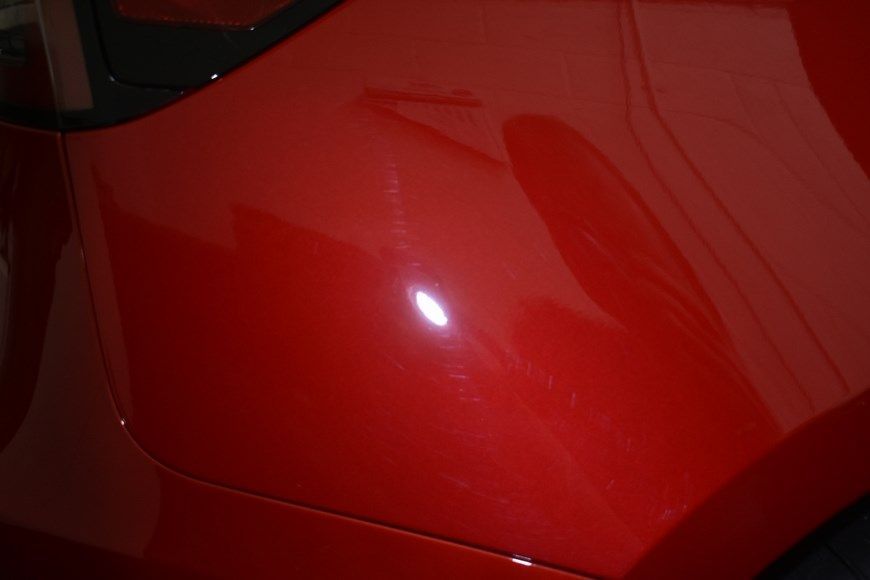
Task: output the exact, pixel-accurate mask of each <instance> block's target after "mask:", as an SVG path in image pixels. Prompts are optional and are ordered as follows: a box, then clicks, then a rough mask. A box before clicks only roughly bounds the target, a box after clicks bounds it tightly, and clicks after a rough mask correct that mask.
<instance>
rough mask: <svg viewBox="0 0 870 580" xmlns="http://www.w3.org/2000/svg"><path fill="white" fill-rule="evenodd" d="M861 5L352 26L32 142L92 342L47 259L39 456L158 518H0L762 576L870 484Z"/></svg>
mask: <svg viewBox="0 0 870 580" xmlns="http://www.w3.org/2000/svg"><path fill="white" fill-rule="evenodd" d="M868 18H870V9H868V8H867V6H866V5H865V4H860V3H857V2H855V3H849V2H831V3H824V2H795V3H790V4H782V3H761V4H758V3H752V4H748V3H742V2H727V3H682V2H678V3H668V2H587V1H580V0H578V1H571V2H558V3H555V2H519V1H515V2H478V1H473V2H472V1H465V2H451V3H433V2H422V1H421V2H416V1H415V2H408V1H405V0H403V1H399V0H391V1H386V0H384V1H374V0H355V1H349V2H345V3H344V4H342V5H341V6H340V7H339V8H337V9H335V10H333V11H332V12H330V13H329V14H327V15H326V16H325V17H323V18H321V19H320V20H318V21H316V22H315V23H313V24H311V25H310V26H308V27H307V28H305V29H304V30H302V31H300V32H299V33H297V34H295V35H294V36H293V37H291V38H289V39H288V40H286V41H285V42H282V43H281V44H279V45H278V46H276V47H274V48H273V49H271V50H269V51H268V52H266V53H265V54H263V55H261V56H260V57H258V58H257V59H255V60H254V61H253V62H251V63H249V64H246V65H245V66H243V67H241V68H240V69H238V70H237V71H235V72H233V73H231V74H229V75H228V76H227V77H226V78H223V79H221V80H220V81H218V82H216V83H213V84H211V85H210V86H208V87H207V88H205V89H203V90H201V91H198V92H196V93H195V94H193V95H191V96H189V97H188V98H186V99H183V100H182V101H180V102H178V103H176V104H174V105H172V106H170V107H167V108H165V109H163V110H160V111H158V112H155V113H153V114H151V115H148V116H146V117H144V118H142V119H139V120H136V121H133V122H130V123H126V124H123V125H120V126H117V127H111V128H105V129H99V130H93V131H86V132H78V133H71V134H68V135H66V136H65V137H64V143H63V144H64V148H63V149H59V148H58V143H57V137H56V136H52V135H49V134H41V133H35V132H28V133H27V135H28V137H27V139H32V140H33V141H34V143H36V142H37V141H39V142H40V143H42V145H41V146H43V147H46V148H48V150H51V151H53V152H54V155H55V156H57V155H60V153H58V152H61V151H65V154H66V157H67V160H68V167H66V165H65V164H66V163H67V161H61V160H60V158H59V157H58V158H57V159H58V161H57V163H56V167H58V168H60V171H59V173H58V174H57V176H55V177H52V178H51V179H54V181H55V185H54V186H53V188H54V190H55V191H66V189H65V188H66V184H65V182H64V171H66V170H68V173H69V179H70V182H71V191H72V197H71V198H70V199H73V198H74V200H75V208H76V210H77V217H78V220H79V225H80V228H79V229H80V233H81V236H82V249H83V251H84V256H85V261H86V263H87V274H88V279H87V283H89V284H90V291H91V292H92V298H93V307H94V312H95V320H96V328H97V329H98V332H97V331H96V330H95V329H94V328H91V326H89V324H90V322H89V321H90V319H89V318H88V316H89V313H86V312H85V310H86V309H87V308H86V306H85V302H87V296H86V291H87V289H88V288H87V286H86V280H85V277H84V276H83V273H82V269H81V268H82V264H81V261H80V259H79V258H78V253H79V247H78V242H77V241H76V238H75V236H69V237H68V239H67V240H66V241H65V242H64V244H63V248H64V250H63V253H62V254H61V258H60V261H59V262H58V264H59V266H58V270H57V272H58V274H57V276H58V279H57V282H56V284H57V285H58V286H59V287H60V285H61V284H63V285H64V286H63V288H66V289H65V290H63V291H58V292H56V293H55V301H56V303H57V304H58V305H57V306H53V307H52V309H51V313H52V316H54V317H58V316H60V317H63V316H64V315H67V316H73V317H75V316H78V317H79V318H81V320H73V321H69V320H66V319H63V318H61V319H60V320H59V321H58V322H56V323H55V324H56V325H60V326H59V327H57V328H55V327H53V326H52V324H49V325H48V330H47V331H46V337H47V338H46V341H45V344H46V345H48V344H49V341H48V337H50V336H56V338H55V340H58V341H60V340H61V339H64V340H70V341H73V342H75V343H76V344H75V346H76V348H77V349H81V351H82V354H81V356H77V357H75V363H74V365H73V366H72V367H70V368H72V369H74V370H75V371H76V372H78V373H79V375H73V378H72V379H70V380H69V382H68V383H67V382H66V379H64V380H62V379H61V378H60V377H55V378H52V377H51V376H46V377H45V378H44V374H43V373H40V375H39V376H40V381H43V382H45V383H46V384H45V385H43V384H42V383H41V382H37V383H36V390H35V391H34V392H35V395H33V397H32V400H33V401H34V402H33V403H32V404H31V405H30V406H29V407H28V406H27V405H24V406H23V407H21V406H19V407H20V408H29V409H30V411H29V414H28V415H27V420H26V421H24V423H23V424H22V425H24V426H27V425H30V427H29V429H32V430H33V431H32V433H33V435H31V440H32V442H31V443H30V445H31V446H33V448H36V449H39V445H38V442H39V441H42V442H43V444H45V443H44V442H46V441H55V442H59V441H61V440H62V439H63V437H62V436H61V433H69V432H72V431H73V430H75V429H76V428H75V427H73V425H82V424H87V425H89V427H88V428H89V429H93V430H94V431H93V433H94V434H93V436H92V437H86V438H85V439H86V441H84V442H71V441H64V442H63V443H62V444H61V443H57V446H56V447H55V446H52V447H51V448H52V449H53V450H55V449H56V451H54V452H55V453H57V455H58V456H60V457H63V458H65V459H66V460H70V461H71V460H72V458H74V457H76V454H77V451H76V450H77V449H79V446H80V445H83V446H84V447H83V448H84V449H87V450H88V453H89V454H92V456H93V458H94V461H95V463H94V465H93V468H88V469H86V468H85V467H83V466H78V467H76V469H71V470H70V471H69V472H66V471H65V472H64V477H65V478H71V481H75V482H80V486H79V487H80V489H78V488H77V487H76V486H72V489H73V490H74V491H76V492H78V493H81V494H84V495H82V497H83V498H91V497H92V496H90V495H87V494H93V493H96V490H98V489H102V488H103V487H102V486H105V487H109V488H112V489H122V490H125V491H126V492H127V493H130V494H133V495H134V496H135V497H137V498H138V497H139V495H138V494H142V496H143V497H147V499H148V502H150V503H148V502H145V503H144V504H142V506H140V505H139V503H140V502H139V500H137V499H133V498H129V499H128V500H127V501H124V500H123V499H119V500H118V504H119V505H114V504H112V505H107V506H105V511H104V512H99V513H102V514H104V517H103V519H101V520H100V521H99V522H94V523H88V524H87V525H83V524H81V523H80V522H81V517H82V514H81V513H75V512H67V511H65V510H66V509H71V507H70V506H73V505H78V504H76V502H75V500H73V499H70V498H59V499H57V501H58V502H60V503H58V504H57V506H59V507H56V510H55V512H57V513H55V512H50V515H51V517H49V516H48V515H45V518H47V519H46V521H45V522H40V524H39V525H37V524H34V523H33V522H35V521H39V515H40V513H43V514H49V512H40V509H42V508H37V507H35V506H30V507H28V506H27V505H19V504H20V501H16V498H18V499H20V497H22V494H23V493H24V492H23V490H24V489H35V488H39V484H40V481H45V480H47V479H48V476H47V475H46V474H45V473H39V472H37V473H38V477H37V475H34V474H33V473H31V471H28V470H24V469H18V468H13V467H6V468H4V467H3V461H0V469H4V471H3V473H4V476H5V475H6V474H13V473H15V474H19V475H17V476H16V477H12V476H11V475H10V476H9V477H11V478H12V479H13V480H14V481H15V482H16V485H18V487H16V488H15V489H13V490H12V491H11V492H10V493H9V494H0V497H5V498H8V499H7V500H6V505H4V506H3V511H2V514H3V520H4V521H5V522H15V523H18V524H19V525H22V527H25V528H27V529H35V530H37V531H42V532H46V533H47V534H49V535H51V536H56V537H61V538H65V539H67V540H70V541H74V542H78V543H81V544H82V545H88V546H96V547H99V548H101V549H105V550H108V551H110V552H113V553H118V554H123V555H126V556H129V557H131V558H132V559H133V560H134V561H135V560H137V559H139V560H144V561H147V562H151V563H154V565H160V566H162V565H164V564H167V563H168V565H171V566H178V567H186V568H187V569H189V570H196V571H198V572H200V573H203V574H215V573H226V574H229V575H232V571H233V570H235V571H239V570H244V569H245V568H244V562H245V559H244V556H243V555H244V554H245V553H248V550H260V549H261V548H262V550H263V553H264V554H268V556H267V557H265V558H264V559H263V560H262V562H261V563H262V566H263V570H264V573H265V572H268V573H273V574H280V573H281V572H282V571H286V569H287V568H285V567H288V566H290V567H292V566H293V565H299V566H303V568H301V569H300V570H298V571H299V572H300V573H302V574H308V575H312V576H313V575H318V570H322V575H329V574H333V575H338V576H341V575H344V574H347V573H348V572H349V570H356V568H353V567H351V568H346V567H343V566H345V564H341V563H338V562H335V561H334V559H335V558H339V557H344V556H339V554H345V555H347V554H361V555H360V556H359V557H358V559H359V560H360V561H361V562H363V564H362V565H363V566H366V565H367V566H370V568H366V569H365V570H364V571H368V572H369V573H371V574H388V573H392V574H395V575H399V576H401V575H403V574H409V573H410V571H411V570H415V569H416V568H415V567H418V566H419V567H420V569H422V570H423V572H425V573H430V572H431V573H432V574H433V576H439V575H443V574H446V573H453V574H456V573H458V572H456V571H457V570H458V571H460V572H463V571H464V573H465V574H466V575H468V576H481V575H486V574H492V575H498V576H499V577H501V576H502V575H504V574H508V573H516V574H540V575H542V577H546V576H547V575H558V574H560V573H561V572H558V571H557V569H561V570H566V571H573V572H578V573H584V574H589V575H593V576H623V575H632V574H633V575H636V576H639V577H666V576H675V575H699V574H701V573H703V574H705V575H706V576H711V575H712V576H716V575H720V576H721V577H734V576H746V575H750V574H753V573H755V572H757V571H759V570H760V569H761V568H762V567H763V566H764V565H766V564H768V563H769V562H770V561H772V560H773V559H775V558H776V557H777V556H778V555H779V554H780V553H782V552H783V551H784V550H785V549H786V548H787V547H788V546H789V545H791V544H792V543H794V542H795V541H797V540H798V539H800V538H801V537H803V536H804V535H806V534H807V533H808V532H809V531H810V530H812V529H813V528H814V527H815V526H817V525H818V524H819V523H821V522H822V521H824V520H825V519H826V518H828V517H830V516H831V515H832V514H833V513H835V512H836V511H837V510H839V509H841V508H842V507H844V506H845V505H847V504H848V503H850V502H852V501H854V500H855V499H856V498H858V497H860V496H861V495H862V494H866V493H867V491H868V489H870V462H867V461H866V456H867V450H868V449H870V408H868V398H870V393H868V385H870V357H868V356H867V352H868V345H870V303H868V300H867V295H868V294H867V293H868V290H870V184H868V179H867V170H868V169H867V168H868V167H870V161H868V160H870V142H868V138H867V135H868V134H870V133H868V131H867V129H868V116H867V112H866V103H867V102H870V98H868V97H870V89H868V79H867V76H868V75H867V73H866V71H867V70H868V67H870V57H868V54H867V48H866V46H865V44H866V43H864V42H863V41H859V42H855V41H854V39H855V38H860V37H861V36H860V35H861V34H863V31H865V30H866V25H867V22H868ZM5 130H6V131H12V129H5ZM16 138H18V137H16ZM22 139H23V138H22ZM34 146H36V145H34ZM22 151H23V150H22ZM20 155H22V158H24V156H26V154H25V153H24V152H22V153H20ZM21 163H24V162H23V161H22V162H21ZM30 171H31V172H32V173H33V176H32V177H31V179H33V180H36V179H48V177H46V175H44V174H39V173H38V172H37V171H36V170H35V169H33V168H31V169H30ZM37 189H39V188H37ZM64 199H65V197H64ZM70 223H71V224H74V220H73V221H71V222H70ZM58 227H60V226H55V227H53V228H52V231H55V230H56V229H57V228H58ZM69 227H72V228H73V230H75V231H79V229H77V228H75V227H74V226H69ZM46 255H48V254H46ZM46 260H48V261H50V260H49V259H48V258H45V259H43V260H42V261H43V262H45V261H46ZM61 266H63V267H64V268H65V269H61ZM63 273H65V275H64V276H62V275H61V274H63ZM421 293H423V294H424V300H423V301H421V300H420V296H421ZM427 297H428V301H427V300H425V298H427ZM74 300H75V301H77V303H76V304H72V301H74ZM432 303H435V304H436V305H437V308H434V310H433V309H432ZM74 323H75V324H74ZM81 328H87V329H88V331H87V332H86V333H85V336H84V337H83V338H82V337H78V334H77V333H80V332H81ZM97 335H99V338H100V343H98V342H97ZM46 348H47V347H46ZM100 348H101V349H102V355H103V356H104V360H105V363H106V369H107V373H106V375H105V376H104V373H103V369H102V368H101V367H100V365H99V361H100V354H101V353H100ZM57 356H60V355H57ZM42 359H43V360H47V361H48V362H43V365H45V366H47V367H48V368H53V369H55V372H59V371H57V368H58V367H60V368H65V367H64V366H63V364H64V363H61V362H57V360H60V359H57V360H55V359H52V358H51V356H50V355H49V354H43V355H42ZM64 360H65V359H64ZM107 383H110V384H111V392H112V393H113V394H114V397H115V401H114V403H115V404H116V405H117V412H118V414H117V415H115V411H114V407H113V406H112V404H111V403H112V402H111V401H110V399H109V396H108V393H109V389H108V388H107ZM67 384H70V385H73V386H74V388H75V390H74V391H73V390H72V388H71V392H70V393H67V394H66V396H71V394H72V392H78V393H81V396H82V397H84V399H83V402H81V403H77V402H73V401H71V402H69V403H68V405H63V404H61V403H58V402H57V401H55V402H54V403H52V404H51V405H49V406H50V408H49V409H41V408H38V407H37V406H36V401H38V397H37V395H40V393H43V392H44V393H45V394H44V395H42V396H44V397H48V396H53V394H54V393H62V392H64V393H65V392H66V391H65V385H67ZM60 400H61V401H63V400H64V399H63V398H61V399H60ZM52 413H56V414H57V415H53V414H52ZM121 418H123V419H121ZM22 420H23V419H19V423H20V422H21V421H22ZM121 420H123V423H124V425H123V426H122V425H121ZM24 426H22V427H21V428H20V432H22V433H25V434H27V433H30V431H28V430H27V429H25V427H24ZM64 426H68V429H67V428H65V427H64ZM79 429H80V427H79ZM76 432H77V431H76ZM89 432H90V431H89ZM128 433H129V435H128ZM22 437H24V436H22ZM24 440H25V441H28V439H26V438H25V439H24ZM133 441H135V443H134V442H133ZM22 445H24V444H22ZM137 446H141V449H140V448H139V447H137ZM25 449H26V447H25ZM10 453H12V452H10V451H5V450H4V451H3V453H2V454H0V460H5V461H6V462H7V464H8V462H10V461H13V459H14V458H15V457H17V456H16V455H14V454H12V455H10ZM20 453H24V451H21V452H20ZM46 453H48V451H46ZM89 456H90V455H89ZM10 457H12V458H13V459H9V458H10ZM44 459H45V460H46V461H44V462H43V463H40V465H43V464H46V465H53V463H52V461H51V460H50V459H49V457H44ZM128 464H129V467H124V466H126V465H128ZM12 465H15V464H14V462H13V463H12ZM79 470H80V471H81V473H80V472H79ZM140 473H141V474H142V475H141V477H140V476H139V475H132V474H140ZM182 474H183V475H182ZM114 477H117V478H119V479H117V480H113V479H112V478H114ZM34 478H36V479H34ZM78 478H81V479H80V480H79V479H78ZM61 479H63V478H61ZM146 481H147V482H148V483H147V484H146V483H145V482H146ZM7 485H8V484H7ZM46 489H47V490H49V491H50V492H52V493H57V491H58V490H57V487H52V486H51V485H49V487H48V488H46ZM155 490H156V491H155ZM52 497H54V496H52ZM73 497H75V496H73ZM93 497H98V496H93ZM266 498H269V499H266ZM83 501H84V500H83ZM83 505H87V504H83ZM134 505H135V506H138V507H135V508H134V507H132V506H134ZM143 506H144V507H143ZM88 513H91V512H88ZM215 513H221V514H224V513H226V514H227V515H226V518H227V520H225V521H222V522H221V524H220V526H215V525H209V524H208V522H210V521H214V520H211V519H210V518H212V517H214V515H213V514H215ZM59 514H65V515H64V516H63V517H60V516H59ZM59 517H60V519H59V520H58V518H59ZM51 518H54V519H51ZM64 518H66V519H64ZM232 518H236V519H232ZM58 521H61V522H63V523H62V524H58V523H57V522H58ZM154 521H156V522H157V524H156V525H155V524H154V523H153V522H154ZM28 522H30V523H29V524H28V525H24V524H27V523H28ZM124 522H126V523H127V525H130V526H131V527H130V530H136V531H135V533H134V532H133V531H130V532H129V533H130V537H129V538H127V536H124V535H123V534H120V533H119V530H121V529H123V527H124V525H125V524H124ZM148 522H151V523H150V524H149V523H148ZM166 522H168V523H166ZM149 526H150V527H149ZM155 526H156V527H155ZM185 526H187V527H185ZM221 526H230V528H231V529H233V530H237V532H235V533H234V534H233V535H230V536H228V535H226V534H225V532H223V531H221V530H218V529H215V528H218V527H221ZM242 530H243V531H242ZM312 530H313V531H312ZM149 533H150V534H153V535H149ZM198 534H201V535H202V537H201V541H200V540H195V539H191V536H196V535H198ZM330 538H332V539H330ZM434 538H438V539H434ZM194 541H196V542H199V543H197V544H195V546H196V548H195V547H194V545H192V544H191V542H194ZM294 542H298V545H296V546H294V549H293V550H294V551H291V552H287V553H284V552H282V551H281V550H282V547H284V546H286V544H287V543H290V544H293V543H294ZM324 546H326V547H324ZM472 546H473V548H472ZM196 549H200V550H201V552H197V551H196ZM487 550H488V551H492V552H495V553H497V554H501V555H495V554H491V553H489V552H487ZM377 554H381V557H384V558H387V559H389V558H398V559H399V561H398V562H396V561H391V562H389V563H382V562H378V557H377ZM388 554H389V555H388ZM398 554H401V557H400V556H398ZM510 555H518V556H522V558H519V557H517V558H515V559H514V561H512V560H511V556H510ZM270 558H271V559H270ZM442 558H443V559H444V561H443V562H442V561H439V563H438V565H439V566H441V565H443V566H445V568H443V569H442V568H437V567H435V568H433V567H432V562H433V561H435V560H440V559H442ZM203 559H210V560H211V561H209V562H208V563H203V562H202V560H203ZM352 559H353V558H348V561H351V560H352ZM526 559H529V560H530V561H531V562H533V563H534V565H532V566H526V565H525V564H526V563H528V562H527V560H526ZM516 560H519V562H517V561H516ZM711 562H715V566H716V568H717V569H716V570H710V569H709V567H710V566H711ZM294 563H295V564H294ZM233 566H236V567H235V568H233ZM378 566H395V567H396V568H395V569H392V568H378ZM415 575H416V574H415Z"/></svg>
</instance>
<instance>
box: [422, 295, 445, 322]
mask: <svg viewBox="0 0 870 580" xmlns="http://www.w3.org/2000/svg"><path fill="white" fill-rule="evenodd" d="M414 300H416V301H417V308H419V309H420V312H422V313H423V316H425V317H426V318H428V319H429V321H430V322H431V323H432V324H436V325H438V326H444V325H446V324H447V315H446V314H445V313H444V309H443V308H441V306H440V305H439V304H438V303H437V302H435V300H434V299H433V298H432V297H431V296H429V295H428V294H426V293H425V292H423V291H420V290H418V291H417V293H416V294H414Z"/></svg>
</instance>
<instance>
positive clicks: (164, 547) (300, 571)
mask: <svg viewBox="0 0 870 580" xmlns="http://www.w3.org/2000/svg"><path fill="white" fill-rule="evenodd" d="M65 173H66V167H65V163H64V161H63V150H62V147H61V138H60V136H59V135H57V134H51V133H44V132H38V131H32V130H26V129H18V128H13V127H9V126H6V125H3V124H0V191H2V194H3V197H2V199H0V202H2V203H0V216H2V220H0V226H2V234H3V236H2V240H3V243H2V248H0V250H2V251H0V257H2V260H3V262H2V264H3V266H4V267H3V268H2V274H3V278H2V280H0V282H2V288H3V290H4V294H3V295H4V297H6V296H7V295H6V292H5V291H6V290H10V292H9V294H8V303H7V302H4V309H3V311H4V313H5V312H7V311H8V312H10V313H11V316H10V317H7V318H4V321H3V322H4V324H3V328H4V329H5V330H6V338H5V342H4V351H3V365H2V369H3V370H2V374H0V426H2V431H0V567H2V570H3V576H4V577H5V578H47V577H52V578H55V577H57V578H60V577H63V578H70V577H82V578H119V577H123V578H155V577H158V576H159V577H161V578H199V577H203V578H288V577H300V578H349V577H368V578H384V577H396V578H403V577H405V578H407V577H415V578H416V577H427V578H445V577H460V578H462V577H465V578H487V577H489V578H503V577H508V578H541V579H547V578H567V577H571V578H576V576H574V575H569V574H566V573H563V572H558V571H555V570H552V569H548V568H546V567H542V566H539V565H531V566H528V565H525V564H518V563H517V562H516V561H515V560H514V559H512V558H511V557H510V556H508V555H498V554H493V553H488V552H485V551H482V550H478V549H473V548H469V547H464V546H460V545H456V544H452V543H448V542H443V541H439V540H434V539H431V538H427V537H423V536H420V535H415V534H411V533H407V532H402V531H397V530H394V529H390V528H386V527H383V526H379V525H375V524H371V523H366V522H362V521H358V520H353V519H349V518H346V517H342V516H339V515H334V514H329V513H324V512H322V511H315V510H310V509H305V508H301V507H296V506H290V505H287V504H285V503H281V502H277V501H273V500H268V499H264V498H262V497H256V496H254V495H250V494H246V493H242V492H239V491H233V490H229V489H226V488H222V487H217V486H213V485H209V484H207V483H203V482H200V481H196V480H194V479H191V478H189V477H186V476H184V475H181V474H179V473H177V472H175V471H172V470H169V469H167V468H166V467H164V466H162V465H160V464H158V463H156V462H154V461H153V460H152V459H151V458H149V457H148V456H147V455H146V454H145V453H143V452H142V451H141V450H140V449H139V447H138V446H137V445H136V444H135V443H134V441H133V440H132V439H131V438H130V437H129V435H128V433H127V431H126V430H125V428H124V426H123V425H122V423H121V420H120V418H119V416H118V414H117V411H116V408H115V406H114V402H113V401H112V398H111V396H110V390H109V385H108V382H107V376H106V373H105V368H104V366H103V361H102V356H101V352H100V345H99V341H98V338H97V333H96V326H95V324H94V321H93V316H92V308H91V297H90V295H89V292H88V284H87V280H86V274H85V269H84V262H83V259H82V248H81V244H80V242H79V236H78V232H77V231H76V223H75V218H74V216H73V212H72V211H71V207H72V205H71V198H69V197H68V190H67V184H66V178H65ZM6 306H10V307H9V308H8V309H7V308H6Z"/></svg>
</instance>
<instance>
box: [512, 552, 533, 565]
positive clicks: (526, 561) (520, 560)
mask: <svg viewBox="0 0 870 580" xmlns="http://www.w3.org/2000/svg"><path fill="white" fill-rule="evenodd" d="M511 562H513V563H514V564H519V565H520V566H531V565H532V559H531V558H529V557H526V556H520V555H519V554H514V557H513V558H511Z"/></svg>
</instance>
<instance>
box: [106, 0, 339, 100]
mask: <svg viewBox="0 0 870 580" xmlns="http://www.w3.org/2000/svg"><path fill="white" fill-rule="evenodd" d="M339 1H340V0H297V1H296V2H294V3H292V4H290V5H289V6H287V7H286V8H284V9H282V10H281V11H280V12H278V13H276V14H275V15H274V16H272V17H271V18H269V19H268V20H266V21H264V22H262V23H260V24H258V25H257V26H256V27H253V28H249V29H242V30H238V29H236V30H218V29H213V28H197V27H186V26H166V25H155V24H153V23H146V22H136V21H132V20H129V19H126V18H123V17H120V16H118V15H117V14H116V13H115V11H114V10H113V8H112V6H111V2H110V0H95V1H94V6H95V10H96V15H97V19H98V22H99V26H100V32H101V35H102V39H103V42H104V46H105V47H106V50H105V52H106V58H107V62H108V67H109V70H110V71H111V75H112V77H113V78H114V79H117V80H118V81H119V82H122V83H125V84H128V85H135V86H147V87H164V88H169V89H175V90H183V89H189V88H194V87H199V86H202V85H204V84H205V83H207V82H209V81H210V80H212V79H213V78H214V77H215V76H216V75H221V74H224V73H226V72H227V71H229V70H230V69H232V68H233V67H235V66H237V65H239V64H241V63H242V62H244V61H246V60H248V59H249V58H251V57H252V56H254V55H256V54H257V53H259V52H261V51H263V50H265V49H266V48H268V47H270V46H272V45H273V44H275V43H277V42H278V41H280V40H282V39H284V38H286V37H287V36H289V35H290V34H292V33H293V32H295V31H296V30H298V29H300V28H302V27H303V26H305V25H306V24H308V23H309V22H311V21H312V20H314V19H316V18H317V17H319V16H321V15H322V14H324V13H325V12H327V11H328V10H329V9H331V8H332V7H333V6H335V5H336V4H338V2H339Z"/></svg>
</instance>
